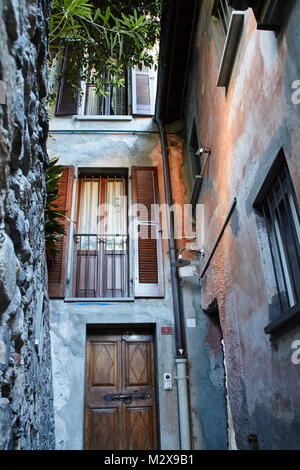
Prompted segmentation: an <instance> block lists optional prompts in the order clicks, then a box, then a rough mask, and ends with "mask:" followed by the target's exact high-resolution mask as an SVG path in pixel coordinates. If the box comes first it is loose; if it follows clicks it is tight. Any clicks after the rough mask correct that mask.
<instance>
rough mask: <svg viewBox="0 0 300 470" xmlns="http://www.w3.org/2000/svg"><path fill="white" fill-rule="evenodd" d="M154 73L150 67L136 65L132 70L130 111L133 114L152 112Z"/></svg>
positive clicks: (148, 113)
mask: <svg viewBox="0 0 300 470" xmlns="http://www.w3.org/2000/svg"><path fill="white" fill-rule="evenodd" d="M154 105H155V90H154V74H153V72H152V70H151V69H149V68H147V67H143V69H142V70H141V71H140V70H139V69H138V67H135V68H134V69H133V70H132V108H133V109H132V112H133V114H144V115H152V114H154Z"/></svg>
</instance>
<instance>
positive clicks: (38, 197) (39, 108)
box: [0, 0, 54, 449]
mask: <svg viewBox="0 0 300 470" xmlns="http://www.w3.org/2000/svg"><path fill="white" fill-rule="evenodd" d="M48 21H49V2H48V1H46V0H45V1H44V0H36V1H35V0H30V1H29V0H19V1H15V0H3V1H1V2H0V49H1V54H0V80H1V81H2V86H3V83H4V90H5V102H4V103H3V104H0V157H1V159H0V449H53V448H54V420H53V395H52V376H51V357H50V335H49V307H48V296H47V272H46V261H45V249H44V244H45V242H44V240H45V236H44V204H45V183H44V172H45V168H46V165H47V162H48V157H47V154H46V150H45V143H46V138H47V126H48V124H47V121H48V120H47V114H46V111H45V109H44V106H43V100H44V99H45V96H46V89H47V76H46V73H47V50H48V39H47V38H48ZM2 89H3V88H2Z"/></svg>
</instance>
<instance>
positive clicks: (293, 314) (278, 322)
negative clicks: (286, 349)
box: [265, 304, 300, 334]
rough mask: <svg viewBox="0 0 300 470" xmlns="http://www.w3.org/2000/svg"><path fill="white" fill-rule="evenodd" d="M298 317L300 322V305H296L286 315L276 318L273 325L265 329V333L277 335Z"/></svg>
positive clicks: (272, 322) (270, 324)
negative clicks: (280, 329) (279, 330)
mask: <svg viewBox="0 0 300 470" xmlns="http://www.w3.org/2000/svg"><path fill="white" fill-rule="evenodd" d="M297 317H298V319H299V320H300V304H297V305H294V307H291V308H290V309H289V310H287V311H286V312H285V313H284V314H282V315H280V316H279V317H278V318H275V319H274V320H273V321H271V323H269V324H268V325H267V326H266V327H265V333H266V334H271V333H275V332H276V333H277V331H278V329H279V328H281V327H284V326H286V325H287V324H288V323H290V322H292V321H293V320H295V319H296V318H297Z"/></svg>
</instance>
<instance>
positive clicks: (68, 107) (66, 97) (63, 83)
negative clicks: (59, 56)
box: [55, 45, 78, 116]
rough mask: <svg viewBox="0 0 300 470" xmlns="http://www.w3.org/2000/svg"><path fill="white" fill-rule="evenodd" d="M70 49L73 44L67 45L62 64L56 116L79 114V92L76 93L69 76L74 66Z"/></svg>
mask: <svg viewBox="0 0 300 470" xmlns="http://www.w3.org/2000/svg"><path fill="white" fill-rule="evenodd" d="M70 51H71V46H70V45H66V47H65V52H64V58H63V64H62V76H61V79H60V83H59V89H58V95H57V102H56V110H55V115H56V116H67V115H73V114H77V105H78V94H77V95H74V90H73V88H72V84H71V82H70V81H69V80H68V78H67V77H68V72H69V71H70V70H71V68H72V62H71V59H70Z"/></svg>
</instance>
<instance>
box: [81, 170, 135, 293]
mask: <svg viewBox="0 0 300 470" xmlns="http://www.w3.org/2000/svg"><path fill="white" fill-rule="evenodd" d="M99 170H100V169H99ZM76 222H77V223H76V233H75V235H74V242H75V243H74V259H73V296H74V297H86V298H95V297H96V298H102V297H105V298H112V297H114V298H120V297H128V294H129V279H128V270H129V264H128V253H129V251H128V233H127V178H126V176H125V175H124V174H117V172H116V173H115V174H113V172H112V173H110V174H105V173H104V170H103V173H102V172H101V173H99V171H97V169H95V170H94V171H93V170H92V169H91V172H90V173H88V172H87V173H85V172H84V170H83V171H82V172H80V173H79V188H78V201H77V221H76Z"/></svg>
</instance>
